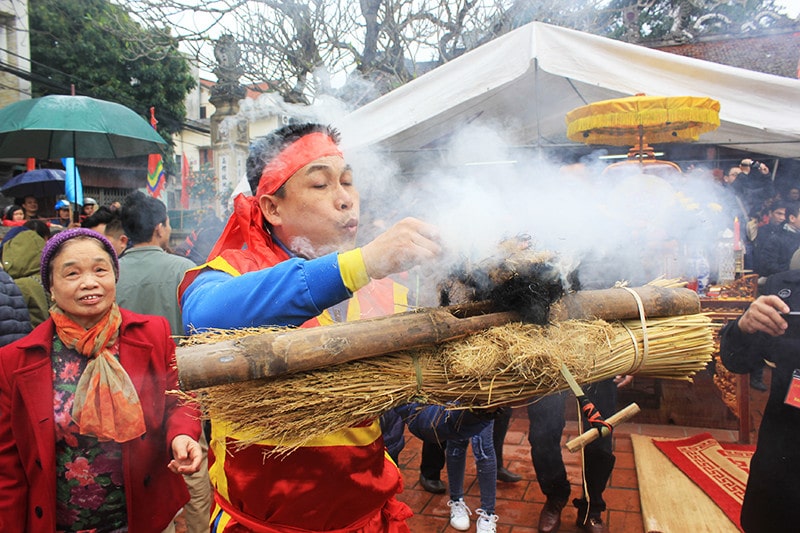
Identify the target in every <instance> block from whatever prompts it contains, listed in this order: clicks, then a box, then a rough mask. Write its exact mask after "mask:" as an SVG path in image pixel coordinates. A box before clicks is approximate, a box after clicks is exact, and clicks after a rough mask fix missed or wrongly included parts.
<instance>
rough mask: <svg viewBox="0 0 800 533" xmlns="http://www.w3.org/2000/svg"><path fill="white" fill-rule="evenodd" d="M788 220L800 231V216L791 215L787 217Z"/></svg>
mask: <svg viewBox="0 0 800 533" xmlns="http://www.w3.org/2000/svg"><path fill="white" fill-rule="evenodd" d="M786 221H787V222H788V223H789V224H791V225H792V227H794V229H796V230H797V231H800V217H796V216H794V215H789V216H788V217H786Z"/></svg>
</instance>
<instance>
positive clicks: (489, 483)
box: [387, 403, 498, 533]
mask: <svg viewBox="0 0 800 533" xmlns="http://www.w3.org/2000/svg"><path fill="white" fill-rule="evenodd" d="M392 415H395V416H396V417H397V418H399V419H400V420H401V423H400V424H399V425H400V426H402V425H403V423H405V424H407V425H408V429H409V431H410V432H411V433H412V434H414V435H415V436H416V437H418V438H419V439H421V440H422V442H423V443H436V444H438V445H439V447H440V448H444V449H445V450H446V456H447V460H446V463H447V478H448V482H449V488H450V500H449V501H448V502H447V506H448V507H450V526H451V527H452V528H454V529H457V530H459V531H467V530H468V529H469V528H470V518H469V517H470V515H471V514H472V511H471V510H470V509H469V507H468V506H467V504H466V502H465V501H464V472H465V469H466V461H467V448H468V447H469V445H470V444H472V454H473V456H474V458H475V464H476V467H477V474H478V487H479V489H480V499H481V507H480V508H479V509H477V510H476V514H477V515H478V519H477V521H476V522H475V530H476V533H494V532H495V531H496V530H497V520H498V517H497V514H496V513H495V504H496V497H497V487H496V484H497V475H496V474H497V461H496V459H495V454H494V436H493V431H494V421H495V419H496V416H497V414H496V413H494V412H488V411H487V412H480V411H469V410H450V411H448V410H447V409H446V408H445V407H444V406H441V405H424V404H419V403H409V404H406V405H402V406H400V407H397V408H396V409H394V410H393V411H390V412H389V413H387V416H388V417H390V418H391V417H392Z"/></svg>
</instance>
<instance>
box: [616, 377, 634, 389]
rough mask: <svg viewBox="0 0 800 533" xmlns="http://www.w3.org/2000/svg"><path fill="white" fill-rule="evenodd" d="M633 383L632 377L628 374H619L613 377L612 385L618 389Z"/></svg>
mask: <svg viewBox="0 0 800 533" xmlns="http://www.w3.org/2000/svg"><path fill="white" fill-rule="evenodd" d="M632 381H633V376H631V375H630V374H619V375H616V376H614V384H616V386H617V388H618V389H621V388H622V387H625V386H627V385H628V384H630V383H631V382H632Z"/></svg>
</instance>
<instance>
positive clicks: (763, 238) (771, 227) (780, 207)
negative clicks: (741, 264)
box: [753, 200, 786, 273]
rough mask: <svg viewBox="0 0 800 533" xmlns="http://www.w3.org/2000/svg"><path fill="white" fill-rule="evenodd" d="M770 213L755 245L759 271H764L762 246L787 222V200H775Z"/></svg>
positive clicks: (754, 250)
mask: <svg viewBox="0 0 800 533" xmlns="http://www.w3.org/2000/svg"><path fill="white" fill-rule="evenodd" d="M768 215H769V218H768V222H767V223H766V224H764V225H762V226H759V228H758V234H757V236H756V238H755V242H754V246H753V254H754V262H755V267H756V268H755V270H756V272H758V273H760V272H761V271H762V265H761V258H760V253H761V248H762V247H763V246H764V243H766V242H767V241H768V240H770V239H771V238H772V236H773V235H776V234H778V233H780V232H781V231H782V230H783V225H784V223H785V222H786V202H783V201H781V200H777V201H775V202H773V203H772V205H771V206H770V208H769V212H768Z"/></svg>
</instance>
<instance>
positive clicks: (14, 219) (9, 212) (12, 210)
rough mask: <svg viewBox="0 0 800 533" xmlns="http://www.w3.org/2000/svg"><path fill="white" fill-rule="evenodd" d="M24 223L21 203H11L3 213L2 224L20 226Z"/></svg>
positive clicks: (23, 211)
mask: <svg viewBox="0 0 800 533" xmlns="http://www.w3.org/2000/svg"><path fill="white" fill-rule="evenodd" d="M24 223H25V210H24V209H23V208H22V206H21V205H16V204H14V205H11V206H9V207H8V208H7V209H6V212H5V214H4V215H3V225H4V226H12V227H14V226H21V225H23V224H24Z"/></svg>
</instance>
